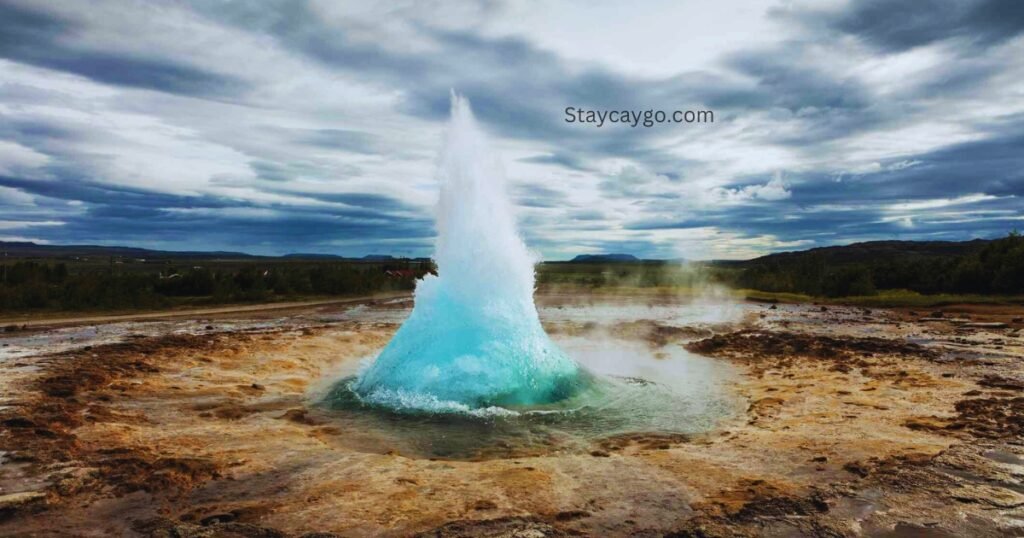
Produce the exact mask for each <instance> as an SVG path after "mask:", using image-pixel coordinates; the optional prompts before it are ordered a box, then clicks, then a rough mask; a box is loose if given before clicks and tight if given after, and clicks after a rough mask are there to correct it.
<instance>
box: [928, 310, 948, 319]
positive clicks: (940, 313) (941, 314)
mask: <svg viewBox="0 0 1024 538" xmlns="http://www.w3.org/2000/svg"><path fill="white" fill-rule="evenodd" d="M930 316H931V317H933V318H941V317H945V316H946V313H945V312H943V311H942V310H936V311H934V312H932V313H931V314H930Z"/></svg>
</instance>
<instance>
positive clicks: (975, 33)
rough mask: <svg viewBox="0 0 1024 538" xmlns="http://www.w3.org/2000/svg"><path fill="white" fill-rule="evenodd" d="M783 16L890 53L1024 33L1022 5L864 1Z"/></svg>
mask: <svg viewBox="0 0 1024 538" xmlns="http://www.w3.org/2000/svg"><path fill="white" fill-rule="evenodd" d="M781 13H782V14H784V16H785V15H792V16H793V17H795V18H796V19H797V20H800V21H801V22H803V23H804V24H806V25H808V26H810V27H812V28H815V29H824V30H838V31H840V32H844V33H847V34H850V35H854V36H856V37H859V38H861V39H863V40H864V41H865V42H867V43H869V44H871V45H872V46H875V47H878V48H880V49H883V50H886V51H890V52H901V51H905V50H908V49H912V48H914V47H919V46H923V45H929V44H931V43H934V42H937V41H942V40H946V39H958V40H960V41H961V42H964V43H968V44H971V45H973V46H976V47H982V48H983V47H989V46H993V45H998V44H1000V43H1002V42H1004V41H1006V40H1008V39H1011V38H1013V37H1015V36H1017V35H1019V34H1020V33H1021V32H1024V4H1022V3H1021V2H1019V1H1018V0H917V1H915V2H903V1H900V0H861V1H855V2H853V3H852V5H851V6H850V8H849V9H847V10H843V11H839V12H820V11H819V12H814V11H812V12H799V13H788V12H781Z"/></svg>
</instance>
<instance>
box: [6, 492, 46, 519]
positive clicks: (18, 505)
mask: <svg viewBox="0 0 1024 538" xmlns="http://www.w3.org/2000/svg"><path fill="white" fill-rule="evenodd" d="M45 500H46V494H45V493H43V492H42V491H22V492H18V493H8V494H6V495H0V520H2V519H7V518H9V517H11V516H13V515H14V514H16V513H18V512H21V511H23V510H31V509H34V508H39V507H41V505H42V504H43V503H44V501H45Z"/></svg>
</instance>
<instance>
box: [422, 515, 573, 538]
mask: <svg viewBox="0 0 1024 538" xmlns="http://www.w3.org/2000/svg"><path fill="white" fill-rule="evenodd" d="M415 536H416V537H417V538H484V537H487V538H499V537H500V538H549V537H563V536H568V535H567V534H566V533H564V532H562V531H560V530H558V529H556V528H555V527H553V526H551V525H550V524H549V523H546V522H544V521H543V520H541V519H540V518H535V517H502V518H498V519H488V520H484V521H453V522H451V523H447V524H445V525H442V526H440V527H438V528H436V529H434V530H430V531H427V532H422V533H419V534H416V535H415Z"/></svg>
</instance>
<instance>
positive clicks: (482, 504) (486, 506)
mask: <svg viewBox="0 0 1024 538" xmlns="http://www.w3.org/2000/svg"><path fill="white" fill-rule="evenodd" d="M497 507H498V505H496V504H494V502H492V501H488V500H486V499H481V500H479V501H477V502H475V503H473V510H481V511H482V510H494V509H496V508H497Z"/></svg>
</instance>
